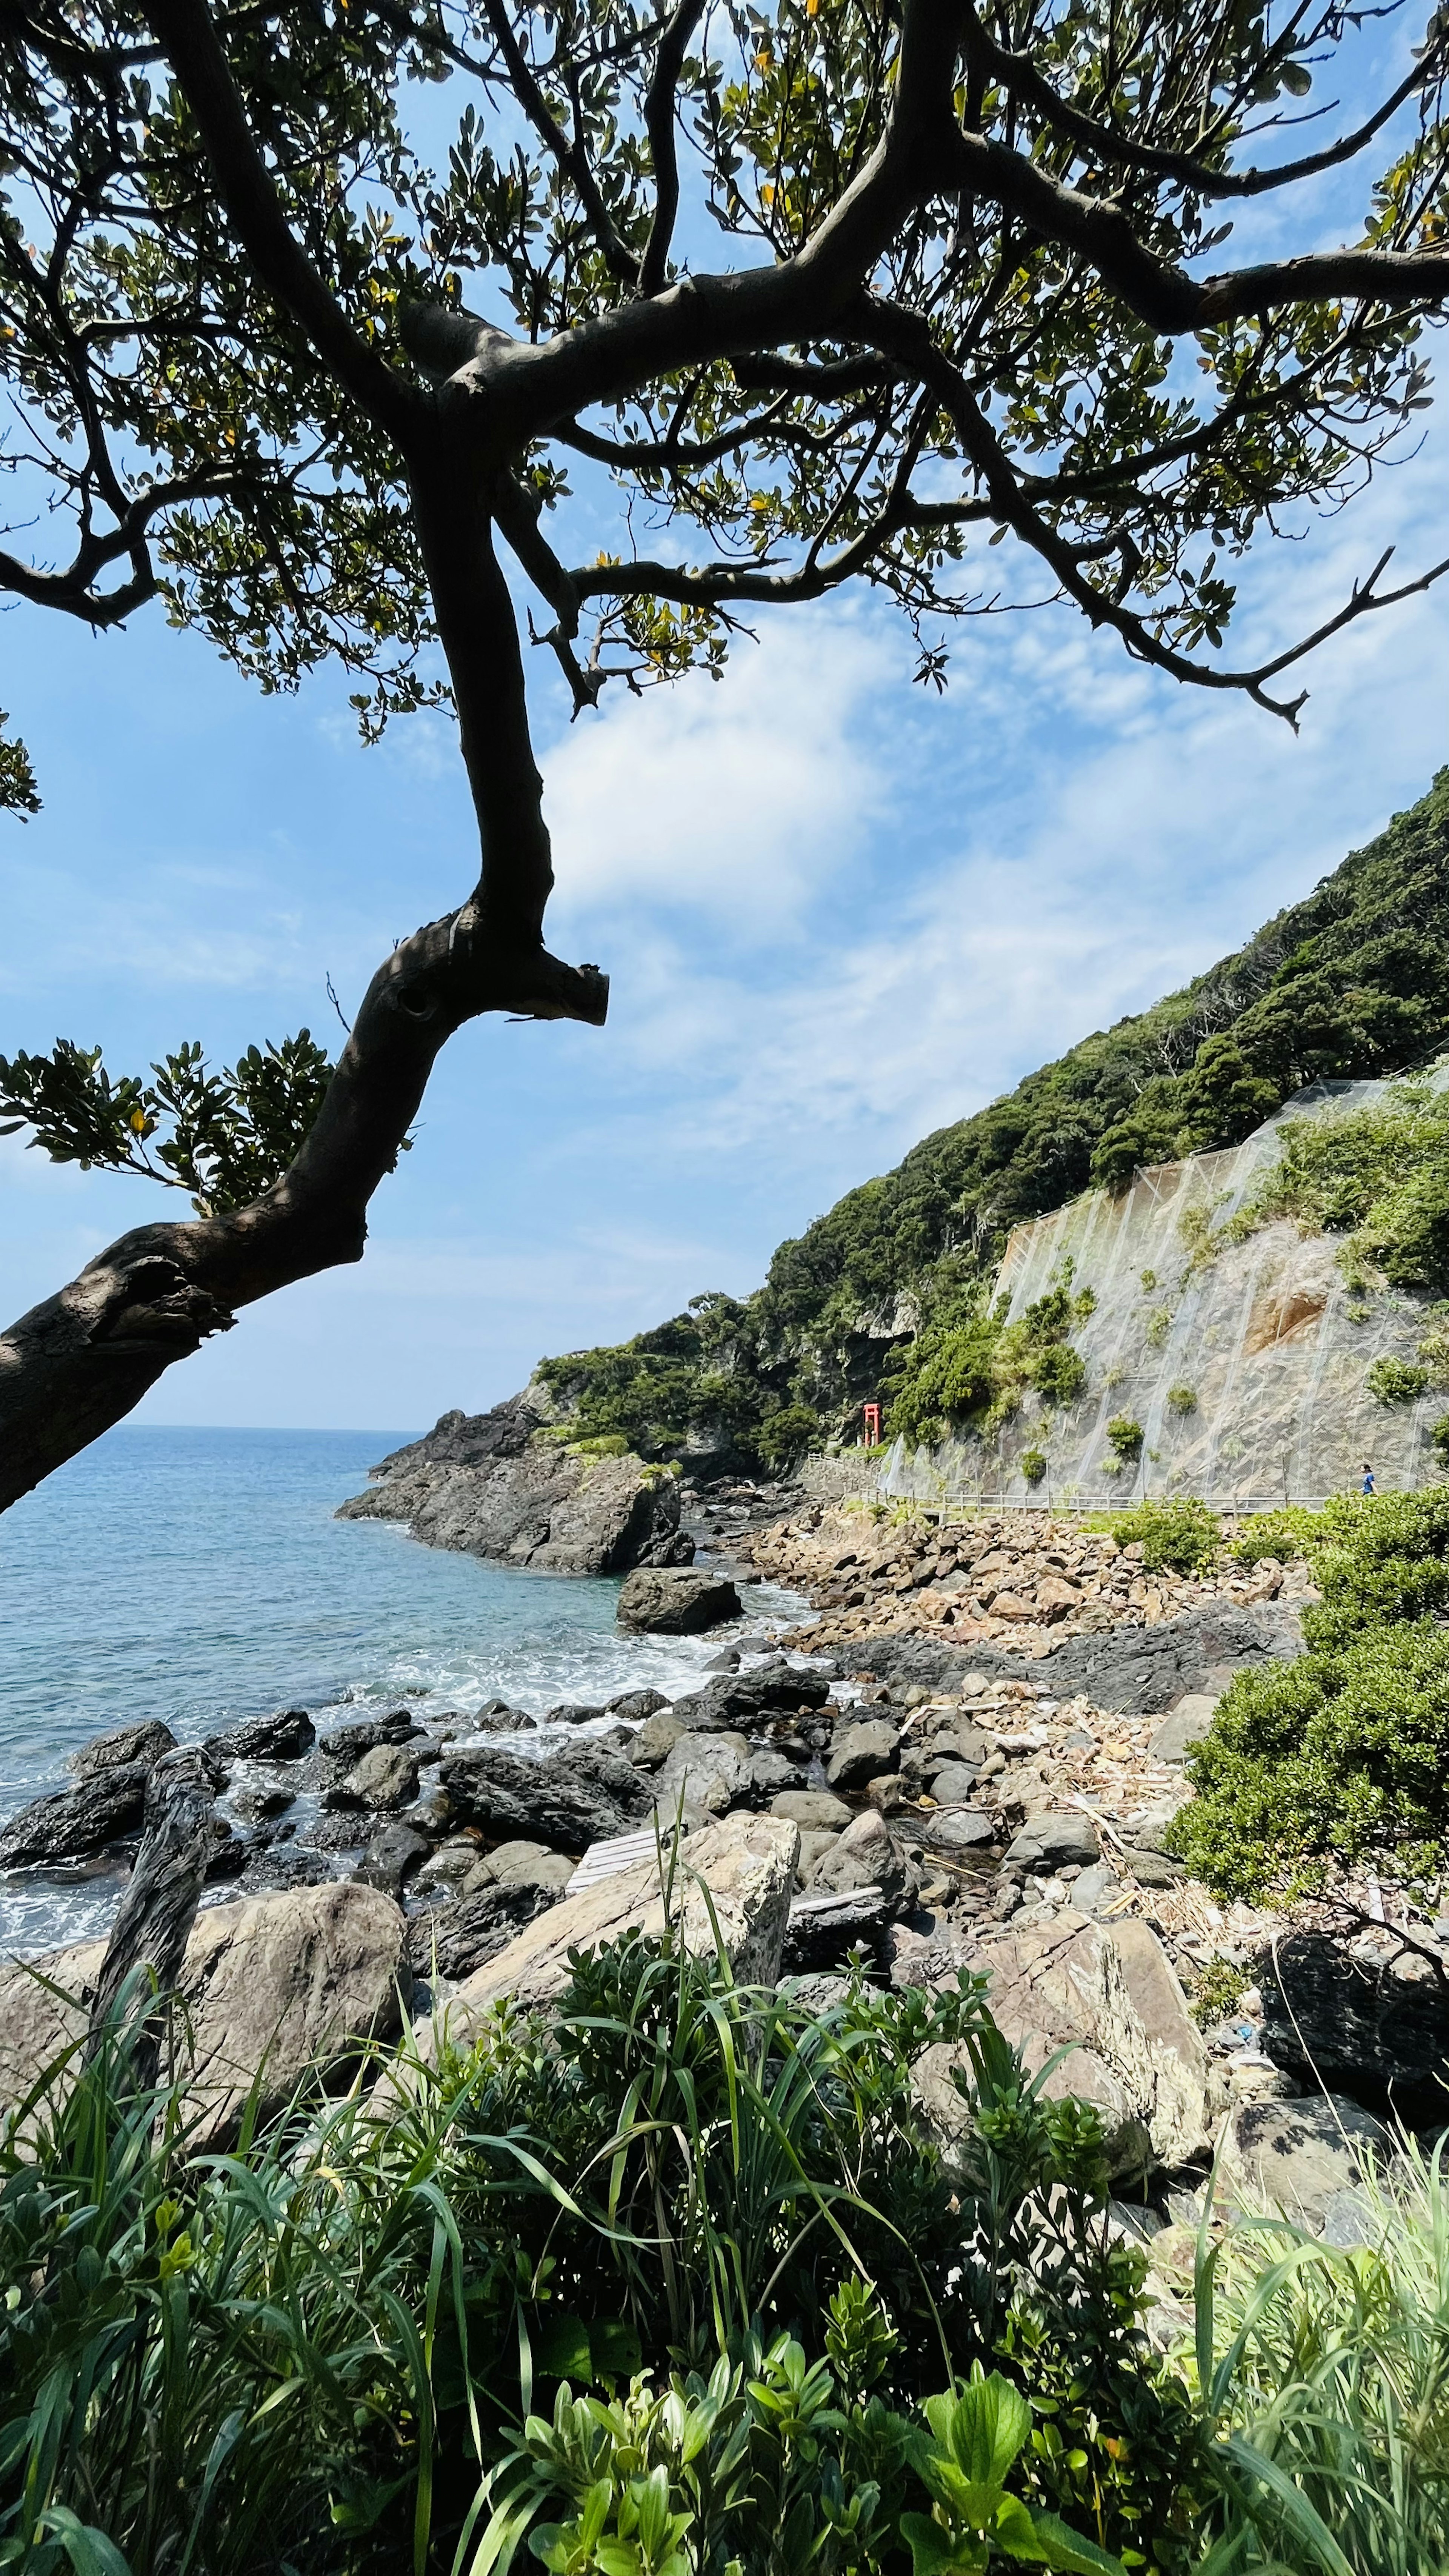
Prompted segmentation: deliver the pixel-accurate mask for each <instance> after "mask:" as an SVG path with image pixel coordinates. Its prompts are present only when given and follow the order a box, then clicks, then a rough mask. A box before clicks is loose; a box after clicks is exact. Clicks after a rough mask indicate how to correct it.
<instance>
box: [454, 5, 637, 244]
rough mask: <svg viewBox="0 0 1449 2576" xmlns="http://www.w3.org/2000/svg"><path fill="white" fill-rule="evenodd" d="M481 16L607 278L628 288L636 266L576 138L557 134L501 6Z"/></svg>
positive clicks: (489, 8)
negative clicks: (574, 197) (567, 184)
mask: <svg viewBox="0 0 1449 2576" xmlns="http://www.w3.org/2000/svg"><path fill="white" fill-rule="evenodd" d="M483 13H484V16H485V17H486V18H487V21H488V24H489V26H490V27H491V28H492V30H493V36H494V41H495V42H496V44H497V47H498V50H499V52H500V54H501V55H502V56H503V60H504V63H505V65H506V66H507V71H508V78H509V81H510V83H511V85H512V89H513V95H514V97H515V98H516V99H517V101H518V104H519V106H520V107H521V108H522V110H523V113H524V115H525V116H526V117H527V119H528V121H529V124H530V125H531V126H532V127H533V130H534V132H535V134H536V135H537V136H538V139H539V141H540V143H542V145H543V147H544V149H545V151H546V152H548V153H550V154H551V155H552V157H553V159H554V160H555V161H556V162H557V163H558V166H559V168H560V169H561V170H563V171H565V172H566V173H567V175H568V177H569V178H570V179H571V180H572V181H573V184H574V187H575V188H576V189H577V191H578V198H579V203H580V205H581V206H582V207H583V210H584V213H585V214H586V215H587V217H588V220H589V229H590V231H591V232H592V234H593V236H594V239H595V241H596V242H597V243H598V245H599V248H600V250H601V251H602V253H603V255H604V260H605V263H606V265H607V267H608V268H609V270H610V272H611V274H612V275H613V276H615V277H617V278H618V279H619V280H620V282H621V283H622V284H623V285H626V286H632V285H633V284H634V281H635V279H636V278H637V277H638V274H639V262H638V261H637V259H636V258H635V256H634V253H633V252H632V251H631V249H630V248H629V245H628V243H627V242H626V241H625V240H624V238H623V235H622V234H621V233H620V232H619V231H618V229H617V227H616V225H615V223H614V220H613V217H612V216H611V214H610V213H609V209H608V207H607V206H606V205H605V203H604V200H603V196H602V194H601V192H600V189H599V183H598V181H597V179H596V178H595V177H594V173H593V169H592V167H591V165H590V162H589V156H588V154H587V152H586V151H585V149H584V142H583V135H582V133H576V134H575V135H574V136H573V138H572V140H570V138H569V136H568V135H566V134H565V133H564V131H563V128H562V127H561V126H560V124H559V123H558V121H557V119H556V118H555V116H554V115H553V113H552V111H551V110H550V108H549V104H548V101H547V99H546V98H545V97H544V94H543V92H542V90H541V89H540V87H539V85H538V82H537V80H536V79H535V77H534V74H533V71H532V69H531V67H530V65H529V62H528V60H527V57H526V56H525V54H524V52H523V48H522V46H521V45H520V44H519V42H518V39H517V37H516V36H515V34H514V32H513V29H512V27H511V25H510V24H509V18H508V11H507V9H506V7H505V6H504V5H503V0H483Z"/></svg>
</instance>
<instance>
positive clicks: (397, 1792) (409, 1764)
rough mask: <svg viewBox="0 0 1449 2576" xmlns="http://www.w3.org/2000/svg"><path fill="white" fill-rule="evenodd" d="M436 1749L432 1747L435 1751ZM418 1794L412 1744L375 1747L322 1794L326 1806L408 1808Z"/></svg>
mask: <svg viewBox="0 0 1449 2576" xmlns="http://www.w3.org/2000/svg"><path fill="white" fill-rule="evenodd" d="M433 1749H434V1748H433V1747H431V1746H430V1747H429V1750H430V1751H432V1750H433ZM417 1794H418V1762H417V1755H416V1753H415V1752H414V1750H413V1748H412V1746H411V1745H405V1744H374V1745H373V1747H372V1749H371V1751H370V1752H367V1753H364V1755H363V1757H362V1759H361V1761H360V1762H356V1763H354V1764H353V1767H352V1769H351V1770H350V1771H346V1772H344V1773H343V1776H342V1778H341V1779H340V1780H337V1781H334V1782H333V1785H332V1786H331V1788H330V1789H324V1790H323V1792H322V1804H323V1806H324V1807H329V1808H341V1807H372V1808H379V1807H405V1806H406V1805H407V1803H408V1800H409V1799H410V1798H415V1797H416V1796H417Z"/></svg>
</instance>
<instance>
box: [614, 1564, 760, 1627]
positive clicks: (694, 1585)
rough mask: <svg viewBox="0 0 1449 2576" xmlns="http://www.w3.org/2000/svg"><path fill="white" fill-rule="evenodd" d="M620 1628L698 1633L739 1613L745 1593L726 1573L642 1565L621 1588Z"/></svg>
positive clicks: (618, 1615)
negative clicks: (743, 1593) (741, 1597)
mask: <svg viewBox="0 0 1449 2576" xmlns="http://www.w3.org/2000/svg"><path fill="white" fill-rule="evenodd" d="M616 1616H617V1618H618V1622H619V1626H620V1627H621V1628H629V1629H633V1630H634V1631H635V1632H636V1633H637V1634H643V1635H647V1636H655V1637H693V1636H697V1635H698V1633H699V1631H700V1630H701V1629H703V1628H718V1627H720V1626H721V1625H722V1624H723V1622H724V1621H725V1620H726V1619H738V1618H739V1616H740V1596H739V1594H738V1592H737V1591H736V1590H735V1587H734V1585H733V1583H732V1582H731V1581H730V1578H729V1576H728V1575H727V1574H699V1573H696V1572H695V1571H694V1570H693V1568H688V1569H683V1568H678V1567H657V1566H640V1567H639V1568H637V1570H636V1571H635V1572H634V1573H633V1574H631V1575H629V1576H628V1577H627V1578H626V1580H625V1582H624V1583H623V1584H622V1585H621V1586H620V1590H619V1607H618V1611H617V1613H616Z"/></svg>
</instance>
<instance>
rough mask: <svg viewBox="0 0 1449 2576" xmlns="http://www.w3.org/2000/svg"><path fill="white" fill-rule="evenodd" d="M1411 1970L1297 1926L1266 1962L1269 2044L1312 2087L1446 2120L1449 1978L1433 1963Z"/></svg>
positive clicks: (1410, 1965) (1408, 2115)
mask: <svg viewBox="0 0 1449 2576" xmlns="http://www.w3.org/2000/svg"><path fill="white" fill-rule="evenodd" d="M1400 1965H1401V1966H1402V1968H1403V1969H1405V1970H1406V1971H1407V1973H1406V1974H1396V1973H1395V1971H1394V1969H1392V1968H1390V1967H1389V1966H1387V1965H1385V1964H1383V1963H1381V1962H1378V1961H1375V1960H1373V1959H1371V1958H1363V1957H1351V1956H1350V1955H1349V1954H1348V1952H1347V1951H1345V1950H1343V1949H1341V1948H1340V1947H1339V1946H1338V1944H1337V1943H1336V1942H1333V1941H1330V1940H1329V1939H1328V1938H1327V1936H1326V1935H1325V1934H1322V1933H1317V1932H1290V1933H1289V1934H1288V1935H1287V1936H1286V1938H1284V1939H1283V1940H1280V1941H1279V1942H1278V1943H1277V1945H1276V1948H1275V1950H1274V1951H1273V1953H1272V1954H1271V1955H1270V1956H1269V1957H1268V1958H1265V1959H1263V1960H1262V1961H1260V1963H1259V1969H1258V1987H1259V1991H1260V1993H1261V1995H1262V1998H1263V2046H1264V2049H1265V2051H1266V2052H1267V2054H1268V2056H1269V2057H1271V2058H1272V2059H1273V2060H1274V2062H1275V2064H1277V2065H1279V2066H1281V2067H1282V2068H1283V2069H1284V2071H1285V2072H1286V2073H1287V2074H1289V2075H1292V2076H1295V2077H1296V2078H1297V2079H1298V2081H1299V2082H1300V2083H1302V2084H1303V2085H1304V2086H1305V2087H1306V2088H1307V2090H1308V2091H1310V2092H1316V2091H1317V2090H1318V2088H1319V2086H1320V2085H1324V2086H1326V2087H1327V2088H1328V2090H1329V2091H1330V2092H1338V2093H1348V2094H1351V2095H1352V2096H1353V2098H1354V2100H1355V2101H1357V2102H1363V2103H1366V2104H1367V2105H1368V2107H1369V2108H1370V2109H1371V2110H1375V2111H1384V2110H1392V2111H1394V2112H1396V2113H1398V2114H1399V2115H1400V2116H1401V2117H1402V2118H1404V2119H1406V2120H1408V2121H1409V2122H1410V2123H1413V2122H1416V2121H1424V2122H1429V2121H1432V2122H1433V2124H1434V2126H1435V2127H1436V2128H1438V2127H1442V2125H1443V2120H1444V2084H1445V2081H1446V2080H1449V1985H1446V1984H1445V1982H1444V1980H1443V1979H1442V1978H1441V1977H1440V1976H1438V1975H1437V1974H1436V1972H1435V1971H1434V1969H1433V1968H1432V1967H1431V1966H1430V1965H1429V1963H1428V1962H1427V1961H1425V1962H1424V1963H1423V1966H1422V1970H1419V1969H1418V1968H1417V1967H1416V1964H1415V1963H1414V1962H1413V1961H1412V1960H1406V1961H1404V1962H1402V1963H1400Z"/></svg>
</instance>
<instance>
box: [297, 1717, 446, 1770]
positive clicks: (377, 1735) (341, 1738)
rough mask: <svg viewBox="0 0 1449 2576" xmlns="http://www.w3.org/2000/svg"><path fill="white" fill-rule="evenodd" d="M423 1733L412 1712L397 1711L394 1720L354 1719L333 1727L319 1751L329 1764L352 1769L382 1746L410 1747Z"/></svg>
mask: <svg viewBox="0 0 1449 2576" xmlns="http://www.w3.org/2000/svg"><path fill="white" fill-rule="evenodd" d="M421 1734H422V1729H421V1727H420V1726H418V1725H417V1724H416V1723H415V1721H414V1718H413V1713H412V1710H411V1709H408V1708H397V1709H394V1710H393V1713H392V1715H391V1716H390V1717H352V1718H349V1719H348V1721H347V1723H346V1725H345V1726H332V1727H329V1728H328V1730H327V1733H326V1734H325V1735H321V1736H319V1737H318V1739H317V1750H318V1752H319V1753H321V1754H323V1755H324V1756H325V1758H326V1759H327V1761H329V1762H345V1763H346V1764H347V1765H348V1767H349V1769H350V1767H351V1765H352V1764H353V1763H354V1762H360V1761H361V1760H362V1757H363V1755H364V1753H372V1752H374V1751H375V1750H376V1748H377V1746H378V1745H379V1744H406V1743H408V1742H409V1741H410V1739H411V1738H412V1737H413V1736H421Z"/></svg>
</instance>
